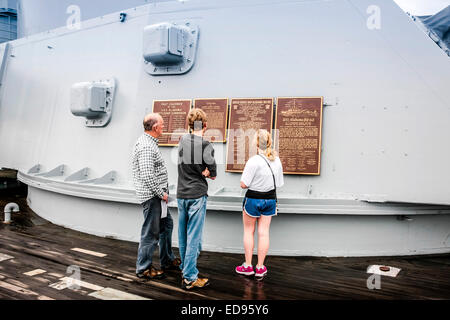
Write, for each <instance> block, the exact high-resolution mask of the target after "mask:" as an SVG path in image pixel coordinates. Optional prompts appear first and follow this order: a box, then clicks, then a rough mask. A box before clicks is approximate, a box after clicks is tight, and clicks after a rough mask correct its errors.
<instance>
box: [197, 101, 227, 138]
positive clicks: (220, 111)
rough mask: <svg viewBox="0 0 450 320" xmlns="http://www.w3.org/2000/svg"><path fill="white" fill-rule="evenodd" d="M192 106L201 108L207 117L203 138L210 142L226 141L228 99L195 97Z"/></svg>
mask: <svg viewBox="0 0 450 320" xmlns="http://www.w3.org/2000/svg"><path fill="white" fill-rule="evenodd" d="M194 108H199V109H202V110H203V111H205V113H206V116H207V117H208V123H207V127H206V131H205V134H204V135H203V139H205V140H208V141H210V142H222V143H224V142H226V139H227V138H226V137H227V135H226V134H227V120H228V99H227V98H223V99H195V100H194Z"/></svg>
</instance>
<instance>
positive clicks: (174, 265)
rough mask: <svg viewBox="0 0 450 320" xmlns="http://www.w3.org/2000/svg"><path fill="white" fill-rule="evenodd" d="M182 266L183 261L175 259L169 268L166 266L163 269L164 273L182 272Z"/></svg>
mask: <svg viewBox="0 0 450 320" xmlns="http://www.w3.org/2000/svg"><path fill="white" fill-rule="evenodd" d="M180 264H181V260H180V259H179V258H175V259H173V260H172V261H171V263H169V265H168V266H164V267H162V268H161V269H163V270H164V271H168V270H177V271H180Z"/></svg>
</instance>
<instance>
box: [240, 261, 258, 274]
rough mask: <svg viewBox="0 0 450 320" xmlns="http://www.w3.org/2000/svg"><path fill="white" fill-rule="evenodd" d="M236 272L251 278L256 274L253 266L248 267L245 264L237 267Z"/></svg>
mask: <svg viewBox="0 0 450 320" xmlns="http://www.w3.org/2000/svg"><path fill="white" fill-rule="evenodd" d="M236 272H237V273H239V274H243V275H246V276H251V275H254V274H255V271H253V267H252V266H247V267H246V266H245V264H244V263H243V264H242V265H240V266H237V267H236Z"/></svg>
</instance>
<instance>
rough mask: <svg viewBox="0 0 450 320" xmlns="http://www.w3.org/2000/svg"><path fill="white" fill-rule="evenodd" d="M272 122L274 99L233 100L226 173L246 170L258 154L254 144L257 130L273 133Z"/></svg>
mask: <svg viewBox="0 0 450 320" xmlns="http://www.w3.org/2000/svg"><path fill="white" fill-rule="evenodd" d="M272 122H273V99H272V98H247V99H246V98H241V99H232V100H231V104H230V125H229V130H228V139H227V158H226V170H225V171H228V172H242V171H243V170H244V167H245V163H246V162H247V160H248V159H249V158H250V157H251V156H253V155H255V154H256V146H255V145H254V144H253V140H254V136H255V134H256V130H258V129H265V130H267V131H269V132H270V133H272Z"/></svg>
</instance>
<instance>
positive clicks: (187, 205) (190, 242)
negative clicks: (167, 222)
mask: <svg viewBox="0 0 450 320" xmlns="http://www.w3.org/2000/svg"><path fill="white" fill-rule="evenodd" d="M177 201H178V244H179V248H180V258H181V265H180V269H181V270H182V272H183V278H185V279H186V280H188V281H194V280H197V278H198V270H197V258H198V255H199V254H200V251H201V249H202V234H203V225H204V223H205V216H206V201H207V196H203V197H201V198H198V199H177Z"/></svg>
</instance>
